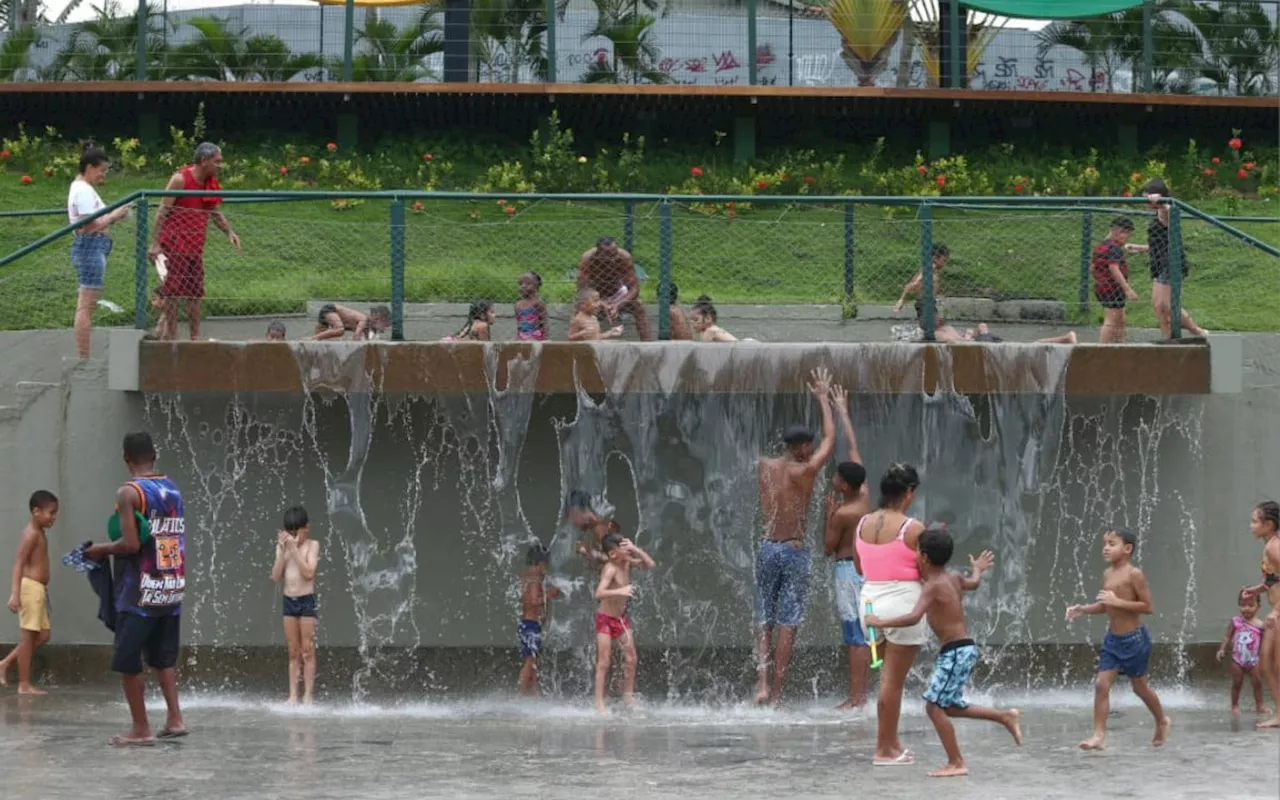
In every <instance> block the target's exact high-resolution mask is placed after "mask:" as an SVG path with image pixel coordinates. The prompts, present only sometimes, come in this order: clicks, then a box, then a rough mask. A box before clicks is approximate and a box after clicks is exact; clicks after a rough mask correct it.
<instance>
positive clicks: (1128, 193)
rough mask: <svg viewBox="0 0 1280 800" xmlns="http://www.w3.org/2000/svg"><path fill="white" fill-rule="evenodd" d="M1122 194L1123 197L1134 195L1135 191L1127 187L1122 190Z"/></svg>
mask: <svg viewBox="0 0 1280 800" xmlns="http://www.w3.org/2000/svg"><path fill="white" fill-rule="evenodd" d="M1120 196H1121V197H1133V192H1131V191H1129V190H1128V189H1125V190H1124V191H1123V192H1121V193H1120Z"/></svg>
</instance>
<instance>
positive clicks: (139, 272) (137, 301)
mask: <svg viewBox="0 0 1280 800" xmlns="http://www.w3.org/2000/svg"><path fill="white" fill-rule="evenodd" d="M134 211H135V213H136V214H137V215H138V223H137V225H136V227H135V228H134V242H133V326H134V327H135V328H137V329H138V330H140V331H145V330H146V329H147V306H148V305H149V304H148V303H147V266H148V265H149V264H150V261H149V260H148V259H147V247H148V246H149V244H150V239H151V237H150V232H149V231H148V228H147V223H148V221H149V220H148V219H147V216H148V214H149V213H150V212H149V211H148V209H147V198H146V197H145V196H143V197H139V198H138V204H137V206H136V207H135V208H134Z"/></svg>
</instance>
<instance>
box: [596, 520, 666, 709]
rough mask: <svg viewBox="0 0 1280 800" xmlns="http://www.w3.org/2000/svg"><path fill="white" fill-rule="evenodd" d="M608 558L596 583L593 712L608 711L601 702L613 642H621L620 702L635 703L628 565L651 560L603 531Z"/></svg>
mask: <svg viewBox="0 0 1280 800" xmlns="http://www.w3.org/2000/svg"><path fill="white" fill-rule="evenodd" d="M600 546H601V548H602V549H603V550H604V553H605V555H606V556H607V557H608V559H609V563H607V564H605V566H604V569H603V570H601V572H600V583H598V584H597V585H596V599H597V600H599V601H600V605H599V606H597V608H596V711H598V712H600V713H601V714H606V713H608V709H606V708H605V705H604V689H605V682H606V681H607V680H608V678H609V661H610V659H611V658H612V656H613V643H614V642H615V641H619V640H620V641H619V644H621V645H622V659H623V665H624V667H625V671H624V674H623V678H622V701H623V703H625V704H626V706H627V708H635V705H636V697H635V691H636V642H635V637H633V636H632V635H631V620H630V619H628V618H627V604H628V602H630V600H631V598H633V597H635V596H636V589H635V587H634V586H632V585H631V567H632V566H637V567H639V568H641V569H653V567H654V563H653V559H652V558H650V557H649V554H648V553H646V552H645V551H643V550H641V549H640V548H639V547H636V546H635V545H634V544H632V543H631V542H630V540H628V539H624V538H622V537H621V536H619V535H618V534H616V533H610V534H607V535H606V536H605V537H604V539H602V540H601V542H600Z"/></svg>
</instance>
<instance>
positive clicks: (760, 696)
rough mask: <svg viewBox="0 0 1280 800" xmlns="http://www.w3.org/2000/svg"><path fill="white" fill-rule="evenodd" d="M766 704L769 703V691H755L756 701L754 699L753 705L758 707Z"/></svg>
mask: <svg viewBox="0 0 1280 800" xmlns="http://www.w3.org/2000/svg"><path fill="white" fill-rule="evenodd" d="M768 702H769V690H768V689H756V699H755V704H756V705H758V706H762V705H764V704H765V703H768Z"/></svg>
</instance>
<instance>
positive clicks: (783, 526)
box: [758, 455, 817, 542]
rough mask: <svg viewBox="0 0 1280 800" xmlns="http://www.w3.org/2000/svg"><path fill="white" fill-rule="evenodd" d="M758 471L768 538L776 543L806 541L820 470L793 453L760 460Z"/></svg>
mask: <svg viewBox="0 0 1280 800" xmlns="http://www.w3.org/2000/svg"><path fill="white" fill-rule="evenodd" d="M758 473H759V479H760V511H761V513H762V514H763V515H764V535H765V537H766V538H769V539H772V540H774V541H775V542H784V541H787V540H790V539H799V540H803V539H804V529H805V523H806V522H807V521H808V519H809V500H810V498H811V497H812V496H813V481H814V478H815V477H817V473H816V472H814V471H812V470H810V469H809V468H808V465H807V464H806V463H805V462H803V461H796V460H795V458H793V457H791V456H790V455H786V456H780V457H777V458H762V459H760V464H759V469H758Z"/></svg>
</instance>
